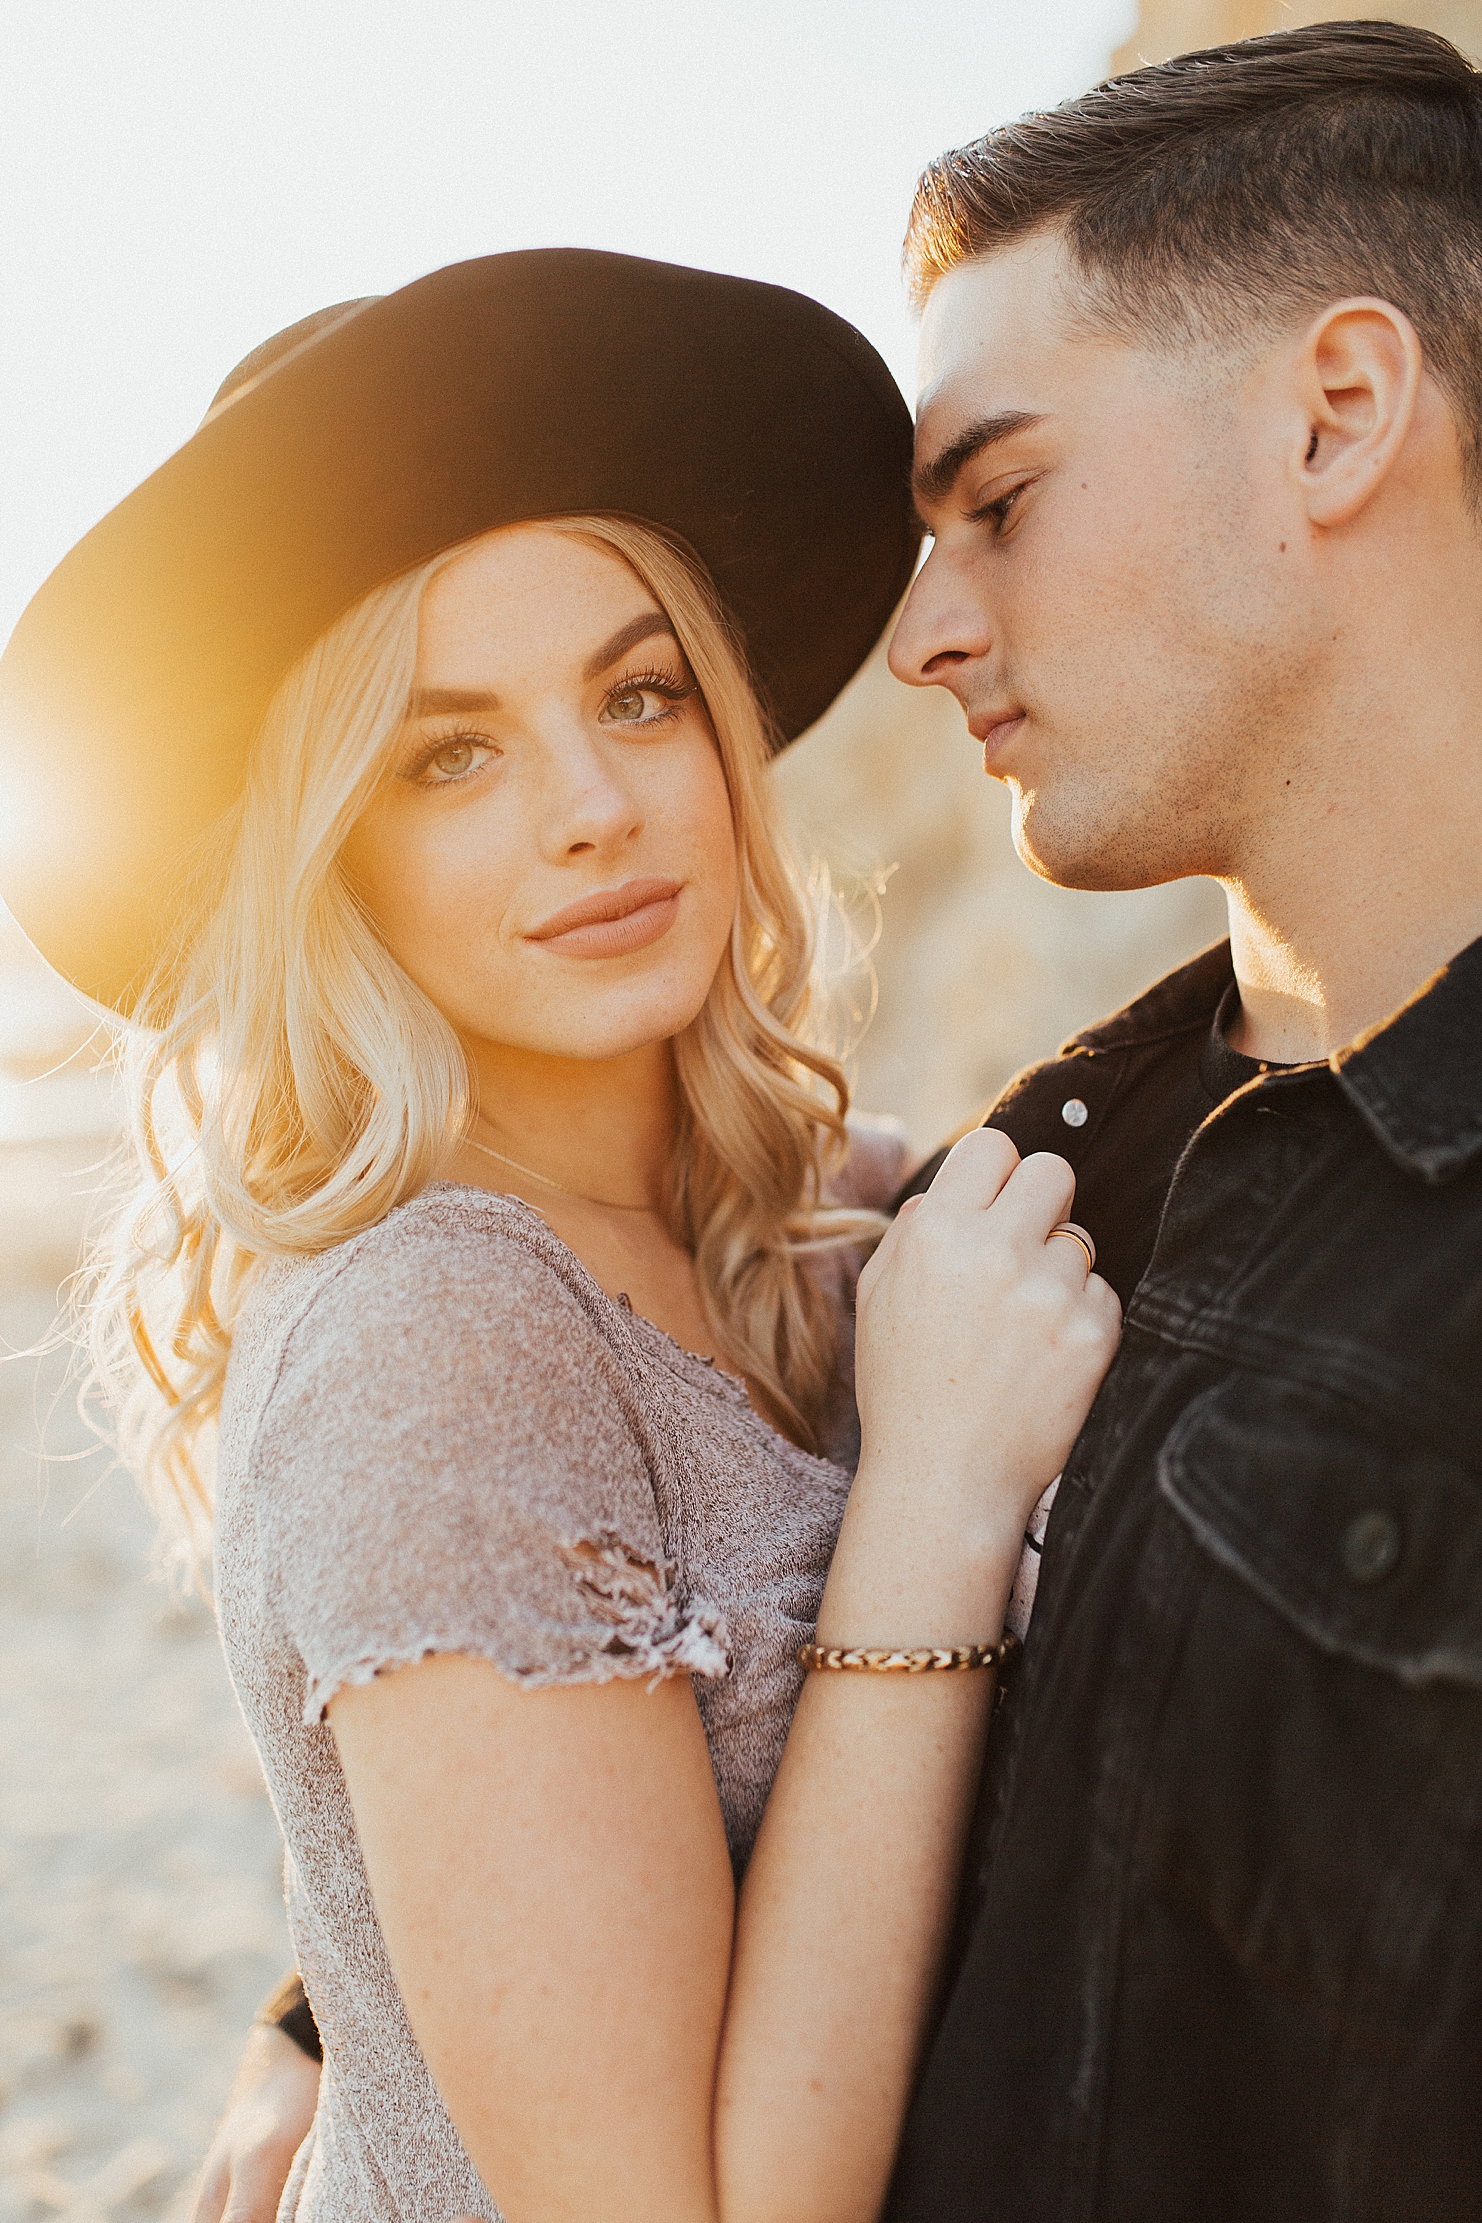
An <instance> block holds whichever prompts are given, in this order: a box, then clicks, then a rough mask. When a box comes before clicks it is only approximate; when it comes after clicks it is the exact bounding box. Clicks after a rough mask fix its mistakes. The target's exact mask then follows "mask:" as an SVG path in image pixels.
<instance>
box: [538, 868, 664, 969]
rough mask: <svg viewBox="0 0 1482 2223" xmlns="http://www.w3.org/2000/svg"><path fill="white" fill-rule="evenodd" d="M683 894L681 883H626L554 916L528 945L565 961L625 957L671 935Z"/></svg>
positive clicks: (603, 891) (573, 904) (653, 881)
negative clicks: (559, 956)
mask: <svg viewBox="0 0 1482 2223" xmlns="http://www.w3.org/2000/svg"><path fill="white" fill-rule="evenodd" d="M682 891H683V882H682V881H679V880H626V881H624V883H623V885H622V886H621V887H620V888H601V889H599V890H598V892H597V894H596V895H584V896H583V897H582V898H581V900H580V902H577V903H568V904H567V905H566V908H565V909H564V910H562V911H553V912H552V913H551V915H550V917H549V918H548V919H544V920H542V922H541V924H540V925H539V926H532V927H531V929H530V931H529V933H528V934H527V935H526V936H525V939H526V941H527V942H539V943H540V944H541V946H542V947H543V948H545V949H551V950H555V951H557V952H558V953H559V954H560V955H561V956H562V957H624V956H626V955H627V953H628V951H629V950H633V949H645V948H646V947H647V946H648V944H649V943H650V942H656V941H657V940H658V938H659V936H660V935H661V934H667V933H668V931H669V929H670V927H671V926H672V925H673V924H674V915H675V912H676V911H677V910H678V908H679V898H680V895H681V893H682Z"/></svg>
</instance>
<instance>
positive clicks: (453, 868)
mask: <svg viewBox="0 0 1482 2223" xmlns="http://www.w3.org/2000/svg"><path fill="white" fill-rule="evenodd" d="M344 862H345V865H346V868H347V870H348V871H349V873H350V874H351V877H352V878H353V879H354V881H355V882H356V884H357V886H358V888H359V890H360V892H361V894H362V896H363V897H364V900H365V901H366V903H367V905H368V907H369V909H370V913H371V916H372V917H373V918H374V920H375V922H376V924H377V926H378V927H379V929H380V931H381V934H382V935H383V937H384V939H385V941H386V943H387V946H388V947H389V949H390V950H391V953H392V955H393V956H394V957H395V958H396V959H397V961H398V962H399V963H400V964H401V965H402V967H403V968H404V970H405V971H406V972H407V973H409V974H410V975H411V977H412V979H413V980H414V981H416V982H417V984H418V986H419V987H420V988H422V989H423V990H424V991H425V992H426V994H427V995H428V996H430V997H431V999H432V1001H433V1002H434V1003H435V1004H436V1005H437V1007H438V1009H439V1010H440V1011H441V1012H442V1013H443V1014H444V1016H445V1017H446V1018H447V1019H448V1020H449V1022H450V1023H451V1025H452V1026H453V1027H454V1029H455V1030H456V1031H457V1033H458V1034H459V1035H460V1036H461V1037H462V1038H463V1040H464V1041H465V1042H467V1043H468V1044H469V1045H470V1046H471V1047H472V1046H476V1045H478V1044H480V1043H487V1044H490V1045H493V1044H501V1045H505V1046H508V1047H510V1048H513V1049H518V1050H521V1051H534V1052H537V1053H542V1054H544V1055H548V1056H555V1057H562V1058H608V1057H619V1056H622V1055H624V1054H626V1053H627V1052H629V1051H632V1050H636V1049H638V1048H640V1047H641V1046H642V1045H643V1044H645V1043H651V1042H655V1041H658V1040H661V1039H667V1038H668V1037H670V1036H672V1035H675V1034H678V1033H679V1032H680V1031H681V1029H682V1028H684V1027H685V1026H687V1025H688V1024H689V1022H690V1020H691V1019H693V1018H694V1017H695V1014H696V1013H697V1012H698V1011H699V1009H700V1007H701V1005H702V1004H703V1003H704V1001H705V998H706V995H707V993H708V992H709V988H710V984H711V982H712V980H713V979H714V977H715V973H716V970H717V968H718V966H719V964H720V962H721V959H722V957H723V955H724V952H725V948H726V944H727V940H728V938H729V935H730V929H731V920H732V917H733V915H734V912H735V907H736V844H735V835H734V832H733V828H732V823H731V810H730V801H729V797H728V795H727V792H726V783H725V777H724V774H723V772H722V770H721V763H720V756H719V753H718V751H717V749H716V745H715V737H714V734H713V733H712V731H711V727H710V720H709V718H708V716H707V715H706V711H705V706H704V704H703V703H702V701H701V699H700V695H699V692H698V690H697V688H696V685H695V681H694V677H693V675H692V674H691V672H690V669H689V666H688V665H687V664H686V662H685V660H684V657H683V656H682V655H681V653H680V649H679V644H678V642H677V641H676V640H675V638H674V635H673V633H672V631H671V629H670V626H669V621H668V619H667V618H666V617H665V615H664V613H663V611H662V610H661V609H660V608H659V606H658V604H657V602H656V601H655V599H654V597H653V595H652V594H651V593H650V592H649V590H648V588H647V587H645V586H644V585H643V583H642V581H641V580H640V579H639V578H638V576H637V574H636V573H635V572H633V571H631V570H630V569H629V568H628V566H627V564H626V563H624V562H623V561H622V559H621V557H619V556H617V555H616V554H614V553H613V552H612V551H610V550H608V549H606V548H602V547H600V546H597V545H596V544H594V543H592V542H589V541H583V540H576V539H573V538H571V537H569V536H567V535H565V534H562V533H557V532H552V531H550V530H548V529H543V528H542V527H540V526H539V525H520V526H514V527H511V528H509V529H507V530H505V531H502V532H496V533H490V534H488V535H486V537H485V538H484V539H482V540H481V541H479V542H478V543H477V544H476V545H475V546H474V547H472V548H470V549H468V550H467V551H466V553H465V554H463V555H462V556H460V557H459V558H458V559H457V560H456V562H454V563H451V564H449V565H448V566H447V568H446V569H445V570H443V571H441V572H439V573H438V575H437V577H436V578H435V579H434V580H433V581H432V583H431V585H430V586H429V587H428V589H427V592H426V594H425V595H424V596H423V600H422V611H421V619H420V625H419V631H418V640H417V668H416V679H415V684H414V691H413V697H412V707H411V713H410V716H409V717H408V720H407V724H406V727H405V730H404V732H403V734H402V736H401V740H400V743H399V745H398V747H397V752H396V756H395V758H394V760H393V763H392V766H391V769H390V776H389V777H388V778H387V779H386V780H385V781H384V782H383V784H382V786H381V787H380V789H379V790H378V792H377V794H376V796H375V798H374V800H373V801H372V802H371V804H370V806H369V807H368V809H367V810H366V811H365V813H364V815H363V816H362V817H361V819H360V820H359V822H358V823H357V825H356V826H355V828H354V830H353V832H352V833H351V835H350V838H349V840H348V842H347V843H346V845H345V850H344Z"/></svg>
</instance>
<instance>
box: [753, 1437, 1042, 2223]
mask: <svg viewBox="0 0 1482 2223" xmlns="http://www.w3.org/2000/svg"><path fill="white" fill-rule="evenodd" d="M983 1499H984V1493H983V1490H982V1486H981V1480H980V1479H979V1480H978V1481H977V1483H976V1485H975V1487H974V1488H973V1489H972V1490H971V1492H966V1491H961V1492H959V1491H955V1490H951V1489H942V1488H941V1487H940V1486H937V1485H935V1484H933V1485H929V1486H925V1487H923V1489H922V1490H921V1491H920V1492H919V1493H918V1494H917V1495H916V1496H915V1498H914V1500H913V1501H912V1504H911V1517H910V1518H909V1519H905V1518H903V1517H902V1493H901V1490H900V1488H899V1486H898V1485H896V1486H890V1484H889V1483H888V1481H887V1478H885V1477H883V1476H880V1475H879V1474H871V1473H870V1472H869V1471H868V1470H865V1469H862V1470H861V1473H860V1477H859V1480H858V1482H857V1483H856V1486H855V1492H854V1495H853V1497H852V1499H851V1504H850V1515H849V1519H848V1521H847V1522H846V1526H845V1531H844V1534H843V1536H842V1537H841V1539H840V1546H839V1551H838V1554H837V1557H836V1559H835V1562H834V1568H833V1572H832V1573H831V1575H830V1578H829V1585H828V1590H827V1593H826V1595H825V1599H824V1605H823V1612H822V1616H821V1618H820V1622H819V1641H820V1642H821V1643H826V1644H828V1643H843V1644H860V1645H902V1646H913V1647H914V1646H916V1645H921V1644H954V1645H955V1644H967V1643H988V1642H992V1641H994V1640H995V1639H996V1638H997V1636H998V1634H999V1631H1000V1629H1001V1626H1002V1620H1003V1610H1004V1606H1005V1603H1006V1601H1007V1598H1008V1593H1009V1587H1010V1584H1011V1582H1012V1580H1013V1575H1014V1570H1015V1567H1016V1566H1017V1563H1018V1553H1019V1546H1020V1543H1021V1541H1022V1538H1021V1536H1020V1535H1019V1533H1018V1532H1017V1531H1015V1530H1012V1529H1011V1531H1010V1533H1009V1534H1008V1535H998V1534H993V1533H990V1532H986V1531H985V1530H984V1529H983V1528H982V1525H981V1520H982V1515H981V1508H982V1505H983ZM994 1682H995V1678H994V1676H993V1674H992V1672H991V1671H982V1670H969V1671H966V1672H961V1673H932V1674H925V1675H911V1676H907V1675H900V1674H849V1673H827V1672H825V1673H821V1674H813V1675H810V1676H809V1678H808V1683H807V1685H806V1687H805V1689H804V1691H803V1695H802V1698H801V1701H800V1703H799V1706H798V1711H797V1715H796V1717H795V1720H794V1723H793V1728H792V1733H791V1735H790V1737H789V1739H788V1744H787V1750H786V1753H785V1756H784V1759H783V1763H782V1767H781V1769H780V1771H779V1773H778V1777H777V1781H776V1784H775V1786H774V1788H773V1791H772V1796H771V1799H770V1801H769V1803H768V1807H767V1812H766V1816H765V1819H764V1821H763V1824H762V1829H761V1833H760V1835H759V1838H758V1841H757V1846H756V1851H755V1853H754V1854H753V1857H752V1862H751V1866H750V1869H749V1871H748V1874H747V1878H746V1883H745V1887H744V1890H743V1892H742V1896H741V1903H740V1908H739V1914H738V1922H737V1931H736V1942H735V1948H734V1956H733V1965H732V1978H731V1987H730V1992H729V1997H728V2003H727V2012H726V2022H725V2029H724V2033H723V2038H722V2045H721V2057H720V2064H719V2071H718V2077H717V2110H716V2176H717V2185H718V2205H719V2211H720V2216H721V2218H722V2223H869V2219H871V2218H873V2217H874V2216H875V2215H876V2213H877V2212H878V2209H879V2206H880V2203H881V2201H882V2200H883V2198H884V2195H885V2190H886V2186H887V2182H888V2179H889V2173H890V2166H891V2160H892V2156H893V2154H894V2151H895V2145H896V2140H897V2137H898V2135H899V2129H900V2123H901V2119H902V2117H903V2114H904V2111H905V2107H906V2103H907V2100H908V2097H909V2093H910V2086H911V2080H912V2076H913V2073H914V2070H915V2066H916V2061H917V2057H918V2053H919V2049H920V2044H921V2040H922V2036H923V2033H924V2028H925V2022H926V2018H927V2016H928V2014H929V2012H930V2007H931V2002H932V1999H933V1996H934V1992H935V1987H936V1983H937V1977H938V1972H939V1968H940V1961H941V1954H942V1949H943V1945H944V1942H945V1938H946V1935H947V1930H948V1925H949V1922H950V1918H951V1911H952V1905H953V1899H954V1895H955V1891H956V1885H957V1878H958V1872H959V1869H960V1866H961V1858H962V1847H963V1842H964V1838H965V1835H966V1830H967V1823H968V1819H969V1815H970V1812H971V1806H972V1800H973V1796H974V1793H975V1791H976V1786H977V1781H978V1775H979V1770H980V1763H981V1756H982V1748H983V1740H984V1737H985V1734H986V1731H987V1723H988V1715H989V1711H990V1707H991V1703H992V1695H993V1688H994Z"/></svg>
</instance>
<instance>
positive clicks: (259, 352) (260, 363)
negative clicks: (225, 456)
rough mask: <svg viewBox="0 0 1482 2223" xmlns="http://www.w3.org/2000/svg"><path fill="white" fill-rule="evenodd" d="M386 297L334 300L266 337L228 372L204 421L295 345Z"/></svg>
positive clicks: (374, 296)
mask: <svg viewBox="0 0 1482 2223" xmlns="http://www.w3.org/2000/svg"><path fill="white" fill-rule="evenodd" d="M384 299H385V296H384V294H379V293H363V294H361V296H360V298H359V299H358V300H356V301H335V302H332V303H331V305H330V306H329V308H327V309H315V310H314V311H313V313H312V314H311V315H309V316H301V317H300V318H299V320H298V322H297V324H285V325H284V327H283V329H282V331H281V332H274V333H273V335H272V337H271V338H270V339H266V340H263V341H262V342H261V343H260V344H259V345H258V346H257V347H255V348H253V350H252V352H251V354H250V355H244V356H243V357H242V360H241V362H240V363H237V364H235V365H234V366H233V367H232V369H231V370H229V371H228V372H227V374H226V376H225V378H223V380H222V381H221V384H220V385H219V386H218V387H217V389H216V391H215V393H214V394H213V395H212V396H211V405H210V407H209V408H208V409H207V411H206V414H205V416H204V417H203V418H202V420H201V422H202V423H203V424H205V423H207V422H209V420H210V419H211V418H212V417H214V416H215V414H216V412H217V410H218V409H220V408H223V407H224V406H225V404H226V403H227V402H229V401H230V400H231V399H232V397H233V395H234V394H238V393H240V392H241V390H242V388H243V387H244V386H250V385H252V384H253V382H254V380H256V379H259V378H261V377H262V375H263V372H264V371H270V370H272V368H273V367H274V365H275V364H277V363H281V362H282V360H283V358H284V356H285V355H291V354H292V353H293V351H294V349H295V348H296V347H302V346H303V344H304V341H305V340H311V339H313V338H314V336H315V334H316V333H318V332H323V331H326V330H327V329H328V327H329V326H330V325H331V324H339V323H341V322H343V320H344V319H345V318H346V317H347V316H353V315H354V313H355V311H356V310H357V309H368V308H369V307H370V305H371V303H372V302H373V301H381V300H384Z"/></svg>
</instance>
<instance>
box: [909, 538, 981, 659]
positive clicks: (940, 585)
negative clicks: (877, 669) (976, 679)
mask: <svg viewBox="0 0 1482 2223" xmlns="http://www.w3.org/2000/svg"><path fill="white" fill-rule="evenodd" d="M992 646H993V628H992V625H991V623H990V621H989V616H988V611H987V609H986V607H985V606H984V605H983V603H982V601H981V599H980V598H979V596H978V595H977V594H976V593H974V591H973V583H972V581H971V579H970V578H967V577H964V576H963V574H962V572H961V570H960V569H957V568H955V567H949V566H948V565H947V564H946V563H945V562H944V561H943V558H942V552H941V550H940V549H939V548H934V549H933V550H932V552H931V554H930V555H929V556H928V557H927V559H926V561H925V563H924V564H923V565H922V566H921V569H920V570H919V571H918V572H917V574H916V577H915V580H914V582H913V583H912V587H911V591H910V593H909V594H908V595H907V596H906V606H905V608H904V609H903V610H902V612H901V614H900V617H899V619H898V620H897V623H896V628H895V631H894V633H893V634H892V635H891V638H890V650H889V662H890V668H891V670H892V671H893V672H894V674H895V676H896V678H897V679H903V680H904V681H905V683H906V685H907V686H908V687H941V686H950V685H951V684H952V679H953V676H954V674H955V673H956V672H957V670H958V669H959V668H960V667H961V666H962V665H964V664H970V663H973V662H975V661H976V659H977V658H979V657H981V656H986V655H987V654H988V651H989V649H990V648H991V647H992Z"/></svg>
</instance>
